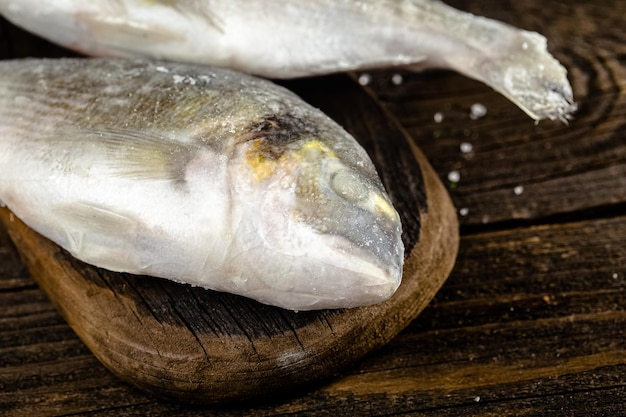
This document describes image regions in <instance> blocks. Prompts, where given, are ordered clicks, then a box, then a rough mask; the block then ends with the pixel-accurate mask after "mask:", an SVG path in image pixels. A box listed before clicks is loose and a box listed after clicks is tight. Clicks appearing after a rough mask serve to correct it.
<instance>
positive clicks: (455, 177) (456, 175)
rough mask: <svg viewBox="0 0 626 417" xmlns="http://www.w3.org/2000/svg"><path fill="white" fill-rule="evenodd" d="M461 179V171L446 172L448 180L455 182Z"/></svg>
mask: <svg viewBox="0 0 626 417" xmlns="http://www.w3.org/2000/svg"><path fill="white" fill-rule="evenodd" d="M460 180H461V173H460V172H459V171H450V172H448V181H450V182H453V183H457V182H459V181H460Z"/></svg>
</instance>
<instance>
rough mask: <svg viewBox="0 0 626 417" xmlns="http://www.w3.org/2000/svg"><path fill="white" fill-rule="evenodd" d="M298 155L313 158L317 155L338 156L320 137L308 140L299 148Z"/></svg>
mask: <svg viewBox="0 0 626 417" xmlns="http://www.w3.org/2000/svg"><path fill="white" fill-rule="evenodd" d="M297 153H298V155H299V156H300V157H303V159H313V158H315V157H320V156H323V157H328V158H336V157H337V155H335V152H334V151H333V150H332V149H330V148H329V147H328V146H326V145H325V144H323V143H322V142H320V141H319V140H318V139H311V140H308V141H306V142H305V143H304V144H303V145H302V147H300V149H299V150H298V152H297Z"/></svg>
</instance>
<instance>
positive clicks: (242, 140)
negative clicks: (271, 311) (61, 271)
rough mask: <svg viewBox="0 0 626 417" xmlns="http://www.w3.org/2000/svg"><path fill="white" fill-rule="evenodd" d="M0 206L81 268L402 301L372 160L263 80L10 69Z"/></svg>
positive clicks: (306, 297)
mask: <svg viewBox="0 0 626 417" xmlns="http://www.w3.org/2000/svg"><path fill="white" fill-rule="evenodd" d="M0 149H1V151H0V200H1V203H2V204H4V205H6V206H8V207H9V208H10V209H11V210H12V211H13V212H14V213H15V215H17V216H18V217H19V218H20V219H22V220H23V221H24V222H25V223H26V224H28V225H29V226H31V227H32V228H33V229H35V230H36V231H38V232H39V233H41V234H42V235H44V236H46V237H48V238H49V239H51V240H52V241H54V242H56V243H58V244H59V245H60V246H62V247H63V248H65V249H67V250H68V251H69V252H70V253H71V254H72V255H74V256H75V257H77V258H79V259H82V260H83V261H86V262H88V263H91V264H94V265H97V266H100V267H103V268H107V269H110V270H113V271H126V272H131V273H135V274H144V275H151V276H156V277H163V278H168V279H171V280H174V281H178V282H184V283H189V284H192V285H197V286H202V287H206V288H211V289H215V290H219V291H227V292H231V293H235V294H240V295H243V296H246V297H250V298H253V299H256V300H258V301H260V302H263V303H268V304H272V305H276V306H280V307H284V308H288V309H295V310H308V309H318V308H336V307H354V306H359V305H367V304H372V303H377V302H381V301H383V300H385V299H387V298H389V297H390V296H391V295H392V294H393V293H394V291H395V290H396V289H397V287H398V285H399V283H400V279H401V275H402V264H403V253H404V247H403V244H402V240H401V225H400V219H399V216H398V214H397V213H396V211H395V210H394V208H393V207H392V205H391V202H390V200H389V197H388V196H387V194H386V193H385V190H384V188H383V186H382V184H381V182H380V179H379V177H378V175H377V173H376V171H375V168H374V166H373V164H372V162H371V160H370V159H369V157H368V155H367V153H366V152H365V151H364V150H363V148H361V147H360V146H359V145H358V143H357V142H356V141H355V140H354V139H353V138H352V137H351V136H350V135H349V134H348V133H346V132H345V131H344V130H343V129H342V128H340V127H339V126H338V125H337V124H336V123H334V122H333V121H332V120H330V119H329V118H328V117H326V116H325V115H323V114H322V113H321V112H320V111H318V110H316V109H314V108H312V107H311V106H309V105H307V104H306V103H304V102H303V101H301V100H300V99H299V98H298V97H296V96H295V95H294V94H292V93H290V92H289V91H287V90H285V89H284V88H282V87H278V86H276V85H274V84H272V83H270V82H269V81H265V80H261V79H257V78H255V77H252V76H248V75H243V74H239V73H236V72H232V71H229V70H224V69H214V68H213V69H211V68H207V67H203V66H193V65H186V64H173V63H158V62H157V63H149V62H146V61H137V60H116V59H110V60H105V59H63V60H18V61H0Z"/></svg>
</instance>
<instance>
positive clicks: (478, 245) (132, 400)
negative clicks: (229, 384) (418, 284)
mask: <svg viewBox="0 0 626 417" xmlns="http://www.w3.org/2000/svg"><path fill="white" fill-rule="evenodd" d="M625 241H626V217H617V218H614V219H600V220H594V221H584V222H573V223H565V224H560V225H545V226H534V227H527V228H519V229H512V230H504V231H495V232H486V233H479V234H474V235H471V236H466V237H464V238H463V240H462V242H461V251H460V253H459V258H458V263H457V267H456V268H455V270H454V272H453V274H452V275H451V277H450V279H449V280H448V282H447V283H446V284H445V285H444V287H443V288H442V290H441V291H440V292H439V293H438V294H437V296H436V297H435V299H434V301H433V303H432V304H431V305H430V306H429V307H428V308H427V309H426V310H425V311H424V312H423V314H421V315H420V317H419V319H418V320H415V321H414V322H413V323H412V324H411V325H410V326H409V327H408V328H406V329H405V330H404V331H403V332H402V333H400V334H399V335H398V336H397V337H396V338H394V339H393V340H392V341H391V342H390V343H388V344H387V345H386V346H385V347H384V348H382V349H381V350H379V351H378V352H377V353H376V354H374V355H370V356H368V357H367V358H366V359H365V360H363V361H361V363H360V364H359V365H358V366H356V367H354V368H352V369H350V370H346V371H345V372H344V373H343V374H342V377H340V378H337V379H335V380H333V381H331V382H329V383H328V384H327V385H325V386H322V387H320V388H318V389H316V390H314V391H312V392H310V393H309V394H308V395H306V396H304V395H300V396H295V397H293V398H292V399H291V400H285V399H283V400H281V402H279V403H277V404H269V405H267V404H266V405H257V406H253V407H252V408H251V407H250V406H249V405H248V406H245V407H242V408H234V409H230V408H229V409H227V410H226V411H225V410H224V409H218V410H213V411H211V410H212V409H201V410H200V411H199V410H198V409H196V408H187V407H184V406H181V405H175V404H168V403H164V402H160V401H156V402H155V400H154V399H151V398H149V397H146V396H145V395H143V394H141V393H138V392H136V391H134V390H133V389H132V388H130V387H127V386H125V385H124V384H123V383H121V382H119V381H117V380H116V379H115V378H113V377H112V376H111V375H110V374H108V373H107V372H106V371H105V370H104V368H103V367H102V366H101V365H99V364H98V363H97V361H96V360H95V359H94V358H92V357H90V356H89V355H86V349H85V348H84V347H83V348H81V347H80V343H79V342H78V341H77V339H76V338H75V337H72V336H71V335H70V334H68V333H67V332H68V331H69V328H67V327H66V326H64V325H63V324H59V323H58V321H57V322H55V321H52V322H51V323H49V324H46V322H45V320H44V318H43V317H42V326H41V333H39V334H31V335H29V336H27V337H26V338H25V339H24V340H23V342H22V343H21V346H23V348H25V349H27V350H33V349H34V350H39V351H41V352H42V353H38V354H35V355H33V356H32V357H31V356H29V355H28V354H23V355H21V360H23V361H24V362H23V364H22V365H21V366H18V364H15V363H14V364H12V365H11V366H9V367H3V368H1V369H2V371H0V385H1V386H3V387H4V389H3V390H2V394H0V404H2V405H3V406H6V407H11V409H12V410H14V411H15V412H16V414H15V415H26V414H27V413H28V412H31V413H32V412H34V411H36V410H39V411H41V410H53V409H55V407H62V408H63V409H64V411H65V412H67V413H71V412H83V411H86V410H101V411H100V412H99V413H95V414H96V415H98V414H99V415H114V414H116V415H139V414H141V413H144V412H145V413H146V414H145V415H165V413H172V412H176V413H180V414H181V415H196V413H200V412H202V413H203V415H212V413H213V415H242V414H245V413H247V412H252V411H254V413H255V415H257V414H258V415H287V414H290V413H300V414H301V415H313V414H321V415H325V414H330V413H335V414H337V413H338V414H340V415H341V414H345V413H350V412H351V413H356V414H355V415H359V414H361V415H363V414H368V415H385V414H387V413H388V411H389V410H390V409H393V410H394V412H395V413H407V414H408V413H420V414H422V413H423V414H424V415H429V414H436V413H437V412H440V413H441V414H442V415H458V414H455V411H454V410H457V412H458V413H461V412H463V413H468V414H470V415H490V414H489V413H493V412H499V413H502V415H519V414H520V413H523V412H530V411H529V410H535V411H534V412H535V413H539V414H541V413H542V412H544V411H545V412H548V411H550V410H558V409H559V408H561V407H562V408H563V409H564V410H570V411H572V415H581V416H582V415H590V414H592V413H602V412H606V413H608V415H612V414H611V413H610V412H611V411H612V412H617V410H619V408H618V406H619V405H621V400H620V398H621V397H620V396H623V394H624V392H625V390H626V385H625V383H624V381H626V347H625V346H624V344H623V341H624V337H625V336H626V334H625V332H626V311H625V309H624V306H626V294H625V292H624V287H625V285H626V269H625V268H624V265H625V264H626V242H625ZM572 264H575V265H579V268H577V269H572ZM20 302H21V303H24V304H28V303H29V302H30V301H29V300H28V299H27V298H25V297H23V298H22V299H21V301H20ZM21 319H22V320H24V321H28V316H24V317H22V318H21ZM1 322H2V321H1V320H0V323H1ZM55 323H56V324H55ZM63 327H65V330H63V329H62V328H63ZM59 335H61V336H59ZM8 340H9V339H7V338H5V339H0V352H3V353H5V354H6V353H7V352H9V351H10V350H11V349H16V350H17V348H16V347H14V348H10V347H7V346H6V345H7V341H8ZM42 342H45V343H43V344H42ZM7 349H8V350H7ZM55 352H58V353H55ZM13 355H14V354H13V353H9V355H8V356H4V355H3V357H10V356H13ZM54 355H58V356H57V358H56V359H55V357H54ZM17 369H19V373H18V372H17ZM13 371H16V372H15V373H13ZM59 392H62V393H63V395H61V396H59ZM477 397H480V401H476V399H477ZM32 398H38V399H39V401H41V402H40V403H38V404H37V403H34V404H33V403H32V402H31V400H32ZM90 401H91V403H89V402H90ZM27 410H30V411H27ZM107 410H108V411H107ZM459 410H461V411H459ZM574 411H575V412H574ZM21 412H23V414H20V413H21ZM125 413H126V414H125Z"/></svg>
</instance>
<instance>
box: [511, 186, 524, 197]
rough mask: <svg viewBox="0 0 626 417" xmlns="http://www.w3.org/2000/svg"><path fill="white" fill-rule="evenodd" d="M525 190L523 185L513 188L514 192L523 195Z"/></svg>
mask: <svg viewBox="0 0 626 417" xmlns="http://www.w3.org/2000/svg"><path fill="white" fill-rule="evenodd" d="M523 192H524V187H523V186H521V185H518V186H517V187H515V188H513V194H515V195H522V193H523Z"/></svg>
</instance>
